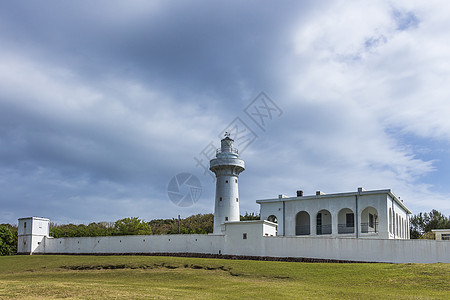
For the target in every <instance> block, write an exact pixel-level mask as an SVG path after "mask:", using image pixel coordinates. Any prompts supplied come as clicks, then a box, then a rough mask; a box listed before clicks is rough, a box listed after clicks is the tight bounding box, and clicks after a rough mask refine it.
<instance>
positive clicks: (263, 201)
mask: <svg viewBox="0 0 450 300" xmlns="http://www.w3.org/2000/svg"><path fill="white" fill-rule="evenodd" d="M376 194H387V195H389V196H391V198H392V199H394V201H395V202H396V203H397V204H398V205H399V206H400V207H402V208H403V209H404V210H405V211H406V212H407V213H408V214H412V211H411V210H410V209H409V208H408V207H407V206H406V205H405V204H404V203H403V202H402V201H401V200H400V199H399V198H398V197H397V196H396V195H395V194H394V193H393V192H392V191H391V190H390V189H385V190H372V191H366V190H363V191H361V192H359V191H356V192H344V193H333V194H321V195H310V196H301V197H286V198H279V197H278V198H272V199H261V200H256V203H258V204H262V203H271V202H285V201H301V200H313V199H320V198H339V197H349V196H357V195H361V196H362V195H376Z"/></svg>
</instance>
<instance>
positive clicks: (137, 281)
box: [0, 255, 450, 299]
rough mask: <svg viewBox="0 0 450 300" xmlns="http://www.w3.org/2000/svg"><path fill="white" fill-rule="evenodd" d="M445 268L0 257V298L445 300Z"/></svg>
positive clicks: (448, 281) (448, 273) (448, 279)
mask: <svg viewBox="0 0 450 300" xmlns="http://www.w3.org/2000/svg"><path fill="white" fill-rule="evenodd" d="M449 295H450V265H449V264H426V265H425V264H332V263H329V264H323V263H291V262H274V261H245V260H221V259H203V258H182V257H152V256H63V255H54V256H50V255H49V256H6V257H5V256H4V257H0V298H21V299H24V298H25V299H26V298H29V299H36V298H83V299H98V298H130V299H138V298H155V299H172V298H189V299H193V298H197V299H217V298H228V299H234V298H236V299H237V298H250V297H252V298H258V299H260V298H275V299H282V298H292V297H295V298H302V299H308V298H314V299H316V298H325V299H342V298H344V299H345V298H370V299H375V298H384V299H386V298H395V299H433V298H435V299H449V298H450V296H449Z"/></svg>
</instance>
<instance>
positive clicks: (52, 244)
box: [35, 234, 224, 254]
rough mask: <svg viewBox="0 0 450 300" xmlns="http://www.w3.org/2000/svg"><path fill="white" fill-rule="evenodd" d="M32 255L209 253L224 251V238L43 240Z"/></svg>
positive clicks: (149, 236) (112, 237) (190, 235)
mask: <svg viewBox="0 0 450 300" xmlns="http://www.w3.org/2000/svg"><path fill="white" fill-rule="evenodd" d="M41 245H42V246H43V247H39V248H38V249H37V250H36V251H35V253H68V254H79V253H89V254H95V253H158V252H169V253H189V252H190V253H210V254H219V251H221V252H222V251H223V247H224V236H223V235H206V234H180V235H178V234H174V235H127V236H103V237H79V238H45V241H44V243H42V244H41Z"/></svg>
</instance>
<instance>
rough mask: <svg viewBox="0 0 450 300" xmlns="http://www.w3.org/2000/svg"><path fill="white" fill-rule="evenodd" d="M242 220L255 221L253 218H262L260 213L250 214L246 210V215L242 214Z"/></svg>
mask: <svg viewBox="0 0 450 300" xmlns="http://www.w3.org/2000/svg"><path fill="white" fill-rule="evenodd" d="M240 219H241V221H253V220H259V219H260V216H259V214H256V213H253V212H252V213H251V214H249V213H248V212H245V215H243V216H242V215H241V218H240Z"/></svg>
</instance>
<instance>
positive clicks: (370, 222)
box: [369, 214, 374, 228]
mask: <svg viewBox="0 0 450 300" xmlns="http://www.w3.org/2000/svg"><path fill="white" fill-rule="evenodd" d="M369 227H370V228H373V227H374V226H373V215H372V214H369Z"/></svg>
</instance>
